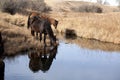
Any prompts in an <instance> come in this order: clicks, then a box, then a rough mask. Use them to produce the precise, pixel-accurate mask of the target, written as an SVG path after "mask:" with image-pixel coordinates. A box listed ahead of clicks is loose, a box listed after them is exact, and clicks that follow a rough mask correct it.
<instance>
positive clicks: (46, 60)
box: [28, 45, 58, 72]
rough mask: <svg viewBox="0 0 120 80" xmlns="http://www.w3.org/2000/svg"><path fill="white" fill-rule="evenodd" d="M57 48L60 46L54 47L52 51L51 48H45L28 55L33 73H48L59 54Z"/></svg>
mask: <svg viewBox="0 0 120 80" xmlns="http://www.w3.org/2000/svg"><path fill="white" fill-rule="evenodd" d="M57 48H58V45H57V46H54V47H52V49H51V47H44V49H42V50H39V51H32V52H30V53H28V56H29V59H30V61H29V68H30V70H31V71H33V72H38V71H39V70H41V71H43V72H46V71H48V70H49V69H50V66H51V64H52V62H53V59H54V58H55V56H56V54H57Z"/></svg>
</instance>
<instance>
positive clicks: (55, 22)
mask: <svg viewBox="0 0 120 80" xmlns="http://www.w3.org/2000/svg"><path fill="white" fill-rule="evenodd" d="M37 16H39V17H40V18H42V19H47V20H48V21H49V22H50V25H53V26H54V27H55V29H57V25H58V21H57V20H55V19H54V18H50V17H48V16H46V15H42V14H41V15H40V14H39V13H37V12H32V13H30V14H29V16H28V22H27V28H28V29H29V27H30V24H31V22H32V21H31V19H32V18H34V17H37ZM33 33H34V32H33ZM33 36H34V34H33ZM36 36H38V33H37V32H36Z"/></svg>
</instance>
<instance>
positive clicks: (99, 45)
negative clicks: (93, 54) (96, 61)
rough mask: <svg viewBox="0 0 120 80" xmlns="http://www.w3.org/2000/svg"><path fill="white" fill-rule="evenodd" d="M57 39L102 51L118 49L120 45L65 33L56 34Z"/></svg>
mask: <svg viewBox="0 0 120 80" xmlns="http://www.w3.org/2000/svg"><path fill="white" fill-rule="evenodd" d="M57 36H58V37H59V39H61V40H62V41H65V42H66V43H71V44H77V45H78V46H80V47H81V48H86V49H90V50H102V51H120V45H117V44H113V43H107V42H101V41H98V40H90V39H85V38H80V37H78V38H70V37H69V38H68V37H66V35H60V34H57Z"/></svg>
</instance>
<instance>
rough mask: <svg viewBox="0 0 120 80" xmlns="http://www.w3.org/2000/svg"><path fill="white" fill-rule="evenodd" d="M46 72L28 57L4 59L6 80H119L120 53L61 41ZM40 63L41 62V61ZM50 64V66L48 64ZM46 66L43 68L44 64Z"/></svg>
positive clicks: (20, 56) (39, 63)
mask: <svg viewBox="0 0 120 80" xmlns="http://www.w3.org/2000/svg"><path fill="white" fill-rule="evenodd" d="M53 53H54V54H55V55H54V57H53V58H51V59H50V62H48V65H49V66H48V67H47V69H46V68H45V66H44V68H45V69H44V68H43V67H42V68H41V63H44V62H45V60H44V59H43V60H41V61H43V62H41V61H38V62H37V61H36V62H35V63H34V62H33V64H34V65H35V64H38V65H39V66H38V68H37V69H34V68H35V67H34V66H32V67H30V63H31V64H32V61H30V58H29V57H28V55H27V54H26V55H19V56H16V57H14V58H5V59H4V63H5V72H4V80H120V76H119V74H120V69H119V68H120V52H119V51H108V50H106V51H105V50H101V49H90V48H85V47H82V46H79V45H78V44H73V43H67V44H66V42H65V41H60V44H59V46H58V48H57V50H56V51H53ZM38 60H39V59H38ZM45 65H47V64H45ZM42 66H43V65H42Z"/></svg>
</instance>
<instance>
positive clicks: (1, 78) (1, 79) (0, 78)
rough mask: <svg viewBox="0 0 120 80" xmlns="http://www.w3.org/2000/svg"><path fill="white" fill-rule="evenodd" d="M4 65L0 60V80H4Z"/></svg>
mask: <svg viewBox="0 0 120 80" xmlns="http://www.w3.org/2000/svg"><path fill="white" fill-rule="evenodd" d="M4 72H5V63H4V62H3V60H0V80H4Z"/></svg>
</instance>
